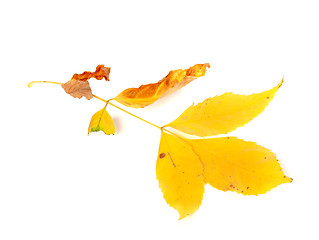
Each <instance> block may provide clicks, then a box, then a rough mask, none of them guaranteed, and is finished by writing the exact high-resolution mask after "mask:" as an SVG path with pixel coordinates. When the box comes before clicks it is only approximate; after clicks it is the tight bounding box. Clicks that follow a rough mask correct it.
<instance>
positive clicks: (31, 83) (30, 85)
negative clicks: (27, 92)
mask: <svg viewBox="0 0 319 240" xmlns="http://www.w3.org/2000/svg"><path fill="white" fill-rule="evenodd" d="M35 83H52V84H58V85H62V83H60V82H51V81H33V82H29V84H28V87H32V86H33V84H35Z"/></svg>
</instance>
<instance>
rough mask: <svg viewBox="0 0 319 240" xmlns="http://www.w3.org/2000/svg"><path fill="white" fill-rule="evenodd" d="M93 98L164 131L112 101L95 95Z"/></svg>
mask: <svg viewBox="0 0 319 240" xmlns="http://www.w3.org/2000/svg"><path fill="white" fill-rule="evenodd" d="M93 97H95V98H97V99H99V100H101V101H103V102H106V103H108V104H110V105H112V106H113V107H116V108H117V109H119V110H121V111H123V112H125V113H127V114H129V115H131V116H133V117H135V118H137V119H139V120H142V121H143V122H146V123H148V124H150V125H152V126H153V127H156V128H158V129H162V128H161V127H160V126H157V125H155V124H154V123H151V122H149V121H147V120H145V119H143V118H141V117H139V116H136V115H135V114H133V113H130V112H128V111H126V110H124V109H123V108H121V107H119V106H117V105H115V104H114V103H111V102H110V100H111V99H109V100H105V99H103V98H100V97H98V96H96V95H94V94H93Z"/></svg>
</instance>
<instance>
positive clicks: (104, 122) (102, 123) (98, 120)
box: [88, 106, 115, 135]
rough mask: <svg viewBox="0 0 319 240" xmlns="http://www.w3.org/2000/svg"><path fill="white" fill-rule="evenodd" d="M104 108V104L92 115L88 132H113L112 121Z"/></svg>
mask: <svg viewBox="0 0 319 240" xmlns="http://www.w3.org/2000/svg"><path fill="white" fill-rule="evenodd" d="M105 108H106V106H105V107H104V108H102V109H101V110H100V111H98V112H96V113H95V114H94V115H93V116H92V118H91V122H90V125H89V129H88V134H89V133H90V132H98V131H103V132H104V133H105V134H107V135H110V134H114V133H115V126H114V122H113V120H112V118H111V116H110V114H109V113H108V112H107V111H106V109H105Z"/></svg>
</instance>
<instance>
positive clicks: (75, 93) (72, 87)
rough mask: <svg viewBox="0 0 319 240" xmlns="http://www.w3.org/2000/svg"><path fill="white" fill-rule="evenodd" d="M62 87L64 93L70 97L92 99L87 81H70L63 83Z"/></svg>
mask: <svg viewBox="0 0 319 240" xmlns="http://www.w3.org/2000/svg"><path fill="white" fill-rule="evenodd" d="M62 87H63V89H64V91H65V92H66V93H68V94H70V95H71V96H72V97H75V98H81V97H86V99H87V100H90V99H91V98H93V95H92V90H91V87H90V84H89V82H87V81H79V80H70V81H68V82H66V83H63V84H62Z"/></svg>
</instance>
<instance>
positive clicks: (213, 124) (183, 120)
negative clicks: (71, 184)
mask: <svg viewBox="0 0 319 240" xmlns="http://www.w3.org/2000/svg"><path fill="white" fill-rule="evenodd" d="M282 83H283V80H282V81H281V83H280V84H278V85H277V86H276V87H274V88H273V89H270V90H268V91H264V92H262V93H257V94H252V95H238V94H233V93H225V94H223V95H221V96H216V97H214V98H208V99H206V100H205V101H203V102H202V103H199V104H197V105H195V106H191V107H189V108H188V109H186V110H185V111H184V112H183V113H182V114H181V115H180V116H179V117H178V118H177V119H176V120H175V121H173V122H171V123H169V124H167V125H166V126H169V127H172V128H175V129H178V130H180V131H182V132H185V133H188V134H192V135H197V136H202V137H204V136H211V135H218V134H225V133H228V132H230V131H233V130H235V129H236V128H238V127H241V126H243V125H245V124H246V123H248V122H249V121H251V120H252V119H253V118H255V117H256V116H257V115H259V114H260V113H261V112H262V111H264V109H265V107H266V106H267V105H268V103H269V102H270V101H271V100H272V99H273V98H274V96H275V93H276V92H277V90H278V88H279V87H280V86H281V85H282Z"/></svg>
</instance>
